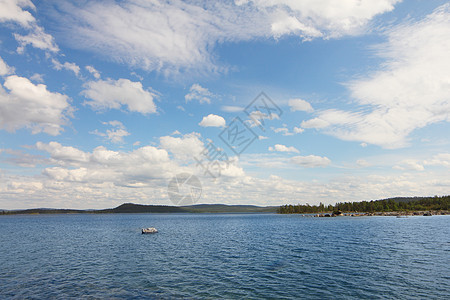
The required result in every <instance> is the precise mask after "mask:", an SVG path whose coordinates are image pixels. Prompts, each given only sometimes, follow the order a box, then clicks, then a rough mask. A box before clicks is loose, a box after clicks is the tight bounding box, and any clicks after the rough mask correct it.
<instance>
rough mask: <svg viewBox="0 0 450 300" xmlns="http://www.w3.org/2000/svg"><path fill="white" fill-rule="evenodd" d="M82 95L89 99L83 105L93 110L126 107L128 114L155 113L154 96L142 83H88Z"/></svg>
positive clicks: (125, 81) (118, 81)
mask: <svg viewBox="0 0 450 300" xmlns="http://www.w3.org/2000/svg"><path fill="white" fill-rule="evenodd" d="M84 88H85V89H84V90H83V91H82V94H83V95H84V96H85V97H86V98H88V99H90V100H91V101H86V102H85V103H86V104H88V105H89V106H91V107H92V108H93V109H94V110H105V109H121V108H122V106H126V107H127V109H128V111H130V112H139V113H142V114H151V113H156V105H155V103H154V102H153V99H154V98H155V97H156V94H155V93H154V92H153V91H151V90H145V89H144V88H143V87H142V83H140V82H133V81H130V80H128V79H123V78H121V79H119V80H112V79H108V80H98V81H89V82H87V83H86V84H85V85H84Z"/></svg>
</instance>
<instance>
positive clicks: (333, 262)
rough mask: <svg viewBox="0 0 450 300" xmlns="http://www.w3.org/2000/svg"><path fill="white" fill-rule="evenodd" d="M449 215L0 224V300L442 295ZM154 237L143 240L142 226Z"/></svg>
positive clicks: (446, 281)
mask: <svg viewBox="0 0 450 300" xmlns="http://www.w3.org/2000/svg"><path fill="white" fill-rule="evenodd" d="M449 224H450V216H433V217H409V218H394V217H353V218H352V217H338V218H310V217H301V216H298V215H276V214H108V215H94V214H92V215H91V214H79V215H23V216H0V237H1V243H0V298H2V299H3V298H61V299H63V298H68V297H74V298H143V297H147V298H155V299H166V298H190V299H192V298H218V297H220V298H253V299H259V298H316V299H324V298H340V299H346V298H348V299H353V298H364V299H367V298H372V299H382V298H383V299H385V298H402V299H404V298H427V299H445V298H446V299H449V297H450V271H449V263H450V226H449ZM151 226H152V227H153V226H154V227H156V228H158V230H159V233H157V234H153V235H142V234H141V233H140V229H141V228H143V227H151Z"/></svg>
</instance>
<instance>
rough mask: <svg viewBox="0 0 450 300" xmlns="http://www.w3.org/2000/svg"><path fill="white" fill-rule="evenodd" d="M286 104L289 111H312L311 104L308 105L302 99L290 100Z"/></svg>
mask: <svg viewBox="0 0 450 300" xmlns="http://www.w3.org/2000/svg"><path fill="white" fill-rule="evenodd" d="M288 103H289V107H290V108H291V111H306V112H313V111H314V109H313V108H312V106H311V104H309V102H307V101H305V100H302V99H291V100H289V102H288Z"/></svg>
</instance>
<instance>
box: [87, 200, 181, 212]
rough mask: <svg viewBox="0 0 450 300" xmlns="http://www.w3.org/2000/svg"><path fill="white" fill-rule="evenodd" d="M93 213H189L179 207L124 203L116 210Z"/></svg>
mask: <svg viewBox="0 0 450 300" xmlns="http://www.w3.org/2000/svg"><path fill="white" fill-rule="evenodd" d="M93 212H94V213H114V214H126V213H187V212H188V211H186V210H185V209H183V208H180V207H178V206H165V205H142V204H134V203H124V204H122V205H120V206H117V207H116V208H110V209H102V210H96V211H93Z"/></svg>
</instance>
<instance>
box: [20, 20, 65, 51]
mask: <svg viewBox="0 0 450 300" xmlns="http://www.w3.org/2000/svg"><path fill="white" fill-rule="evenodd" d="M14 37H15V39H16V41H17V42H18V43H19V44H20V46H19V47H18V48H17V52H18V53H23V52H24V51H25V47H26V46H27V45H31V46H33V47H34V48H38V49H41V50H48V51H50V52H58V51H59V48H58V46H57V45H56V43H55V41H54V39H53V37H52V36H51V35H50V34H48V33H45V32H44V29H43V28H42V27H40V26H34V28H33V31H32V32H30V33H29V34H27V35H20V34H17V33H15V34H14Z"/></svg>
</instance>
